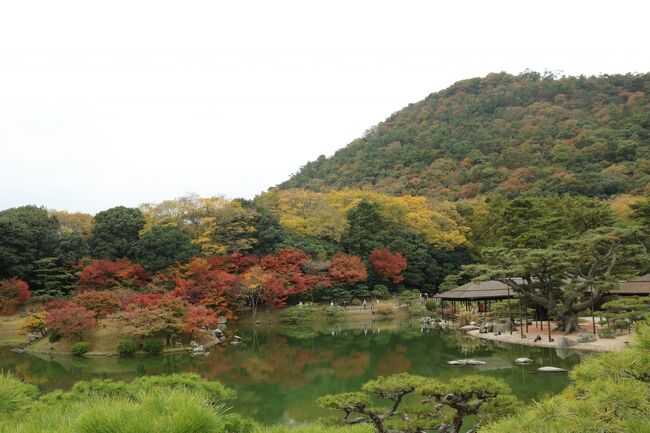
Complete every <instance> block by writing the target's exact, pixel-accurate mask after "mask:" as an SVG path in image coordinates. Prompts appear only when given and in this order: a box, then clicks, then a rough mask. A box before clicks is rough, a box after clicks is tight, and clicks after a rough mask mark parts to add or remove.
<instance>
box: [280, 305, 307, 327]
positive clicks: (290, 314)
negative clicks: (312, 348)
mask: <svg viewBox="0 0 650 433" xmlns="http://www.w3.org/2000/svg"><path fill="white" fill-rule="evenodd" d="M313 315H314V309H313V308H312V306H311V305H296V306H295V307H289V308H285V309H284V310H282V311H281V312H280V322H282V323H286V324H289V325H297V324H299V323H302V322H306V321H309V320H312V319H313Z"/></svg>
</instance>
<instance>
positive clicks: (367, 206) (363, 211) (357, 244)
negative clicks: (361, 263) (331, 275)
mask: <svg viewBox="0 0 650 433" xmlns="http://www.w3.org/2000/svg"><path fill="white" fill-rule="evenodd" d="M347 220H348V229H347V230H346V231H345V233H344V234H343V237H342V241H341V243H342V245H343V247H344V249H345V251H346V252H347V253H349V254H352V255H356V256H359V257H368V255H369V254H370V252H371V251H372V250H374V249H379V248H384V247H385V246H386V245H387V244H388V241H389V239H390V226H389V223H388V221H387V220H386V219H385V218H384V217H383V216H382V214H381V212H380V209H379V205H378V204H377V203H374V202H371V201H369V200H365V199H364V200H361V201H360V202H359V204H358V205H357V206H356V207H354V208H352V209H350V210H349V211H348V213H347Z"/></svg>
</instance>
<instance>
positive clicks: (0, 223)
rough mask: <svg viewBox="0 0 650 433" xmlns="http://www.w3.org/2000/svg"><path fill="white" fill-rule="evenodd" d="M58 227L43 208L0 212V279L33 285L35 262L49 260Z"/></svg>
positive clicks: (56, 244)
mask: <svg viewBox="0 0 650 433" xmlns="http://www.w3.org/2000/svg"><path fill="white" fill-rule="evenodd" d="M58 243H59V223H58V221H57V220H56V218H55V217H52V216H50V215H48V213H47V211H46V210H45V209H44V208H39V207H36V206H23V207H18V208H12V209H7V210H4V211H2V212H0V279H1V278H9V277H19V278H21V279H24V280H26V281H28V282H30V283H31V282H32V281H34V278H35V277H36V275H35V273H34V272H35V269H34V262H35V261H37V260H40V259H42V258H45V257H52V256H53V255H54V253H55V250H56V248H57V246H58Z"/></svg>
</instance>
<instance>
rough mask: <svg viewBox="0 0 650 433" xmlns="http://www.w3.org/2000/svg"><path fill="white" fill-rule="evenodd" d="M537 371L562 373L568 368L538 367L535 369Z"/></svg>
mask: <svg viewBox="0 0 650 433" xmlns="http://www.w3.org/2000/svg"><path fill="white" fill-rule="evenodd" d="M537 371H541V372H542V373H563V372H566V371H568V370H565V369H564V368H559V367H540V368H538V369H537Z"/></svg>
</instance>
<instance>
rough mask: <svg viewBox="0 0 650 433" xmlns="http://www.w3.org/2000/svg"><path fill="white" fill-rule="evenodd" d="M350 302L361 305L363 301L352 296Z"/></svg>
mask: <svg viewBox="0 0 650 433" xmlns="http://www.w3.org/2000/svg"><path fill="white" fill-rule="evenodd" d="M350 304H351V305H355V306H359V305H362V304H363V302H362V301H361V299H358V298H354V299H352V301H350Z"/></svg>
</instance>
